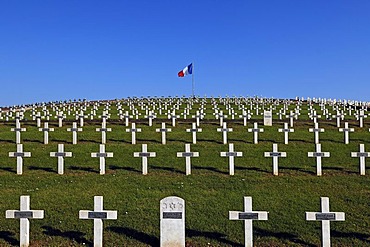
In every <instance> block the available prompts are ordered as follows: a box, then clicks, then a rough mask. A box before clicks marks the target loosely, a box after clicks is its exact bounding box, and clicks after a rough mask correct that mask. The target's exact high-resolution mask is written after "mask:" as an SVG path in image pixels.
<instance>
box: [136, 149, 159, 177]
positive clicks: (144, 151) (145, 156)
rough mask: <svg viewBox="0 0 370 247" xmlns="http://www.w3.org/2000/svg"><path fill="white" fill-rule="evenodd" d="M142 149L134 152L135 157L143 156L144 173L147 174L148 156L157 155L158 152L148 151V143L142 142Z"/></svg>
mask: <svg viewBox="0 0 370 247" xmlns="http://www.w3.org/2000/svg"><path fill="white" fill-rule="evenodd" d="M141 150H142V151H141V152H134V157H141V160H142V161H141V164H142V170H143V175H147V174H148V158H149V157H156V153H155V152H148V147H147V144H142V145H141Z"/></svg>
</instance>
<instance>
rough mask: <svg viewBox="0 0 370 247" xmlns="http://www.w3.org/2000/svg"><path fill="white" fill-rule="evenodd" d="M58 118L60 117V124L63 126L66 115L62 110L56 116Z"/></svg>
mask: <svg viewBox="0 0 370 247" xmlns="http://www.w3.org/2000/svg"><path fill="white" fill-rule="evenodd" d="M55 117H56V118H58V126H59V127H63V120H64V118H65V117H66V116H65V115H64V114H63V112H62V111H60V112H58V114H57V116H55Z"/></svg>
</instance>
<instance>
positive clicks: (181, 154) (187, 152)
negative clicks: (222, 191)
mask: <svg viewBox="0 0 370 247" xmlns="http://www.w3.org/2000/svg"><path fill="white" fill-rule="evenodd" d="M177 157H185V162H186V175H190V174H191V160H190V159H191V157H199V152H191V151H190V144H188V143H186V144H185V152H178V153H177Z"/></svg>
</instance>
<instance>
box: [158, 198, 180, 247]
mask: <svg viewBox="0 0 370 247" xmlns="http://www.w3.org/2000/svg"><path fill="white" fill-rule="evenodd" d="M160 229H161V232H160V246H161V247H185V201H184V199H182V198H180V197H177V196H169V197H165V198H163V199H162V200H161V201H160Z"/></svg>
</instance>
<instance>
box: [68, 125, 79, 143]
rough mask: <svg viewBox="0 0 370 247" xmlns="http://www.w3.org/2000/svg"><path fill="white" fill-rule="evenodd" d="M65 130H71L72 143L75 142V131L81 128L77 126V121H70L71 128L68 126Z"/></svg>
mask: <svg viewBox="0 0 370 247" xmlns="http://www.w3.org/2000/svg"><path fill="white" fill-rule="evenodd" d="M67 131H69V132H72V144H74V145H75V144H77V132H81V131H82V128H77V123H76V122H73V123H72V128H68V129H67Z"/></svg>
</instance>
